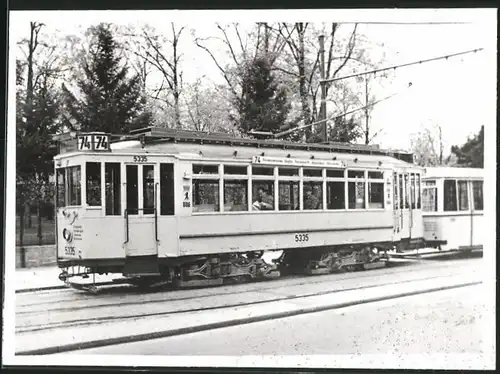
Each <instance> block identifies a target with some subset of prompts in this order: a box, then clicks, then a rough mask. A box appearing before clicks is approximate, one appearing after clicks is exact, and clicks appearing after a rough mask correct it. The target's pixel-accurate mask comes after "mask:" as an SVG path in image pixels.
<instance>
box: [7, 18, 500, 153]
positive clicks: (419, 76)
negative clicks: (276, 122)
mask: <svg viewBox="0 0 500 374" xmlns="http://www.w3.org/2000/svg"><path fill="white" fill-rule="evenodd" d="M33 20H36V21H42V22H44V23H46V25H47V26H46V32H47V33H51V32H55V33H57V34H59V35H65V34H73V35H76V34H81V33H82V32H83V31H84V30H85V29H86V28H87V27H89V26H90V25H92V24H97V23H99V22H103V21H104V22H111V23H115V24H119V25H127V24H132V25H137V24H144V23H147V24H148V25H150V26H152V27H154V28H155V29H157V30H158V31H159V32H162V31H165V32H166V33H168V32H170V25H169V22H170V21H174V22H176V24H178V25H186V26H187V28H186V31H185V34H184V38H186V39H185V42H184V44H183V45H182V48H183V49H182V53H183V56H182V68H183V70H184V80H185V81H188V82H189V81H194V80H196V79H197V78H199V77H204V79H206V80H209V81H211V82H215V83H223V82H224V81H223V78H222V76H221V74H220V73H219V71H218V69H217V67H216V66H215V64H214V63H213V61H212V60H211V59H210V57H209V56H208V55H207V54H206V52H204V51H203V50H201V49H200V48H198V47H196V45H194V43H193V42H192V40H193V38H192V34H193V33H195V34H196V36H198V37H206V36H213V35H217V34H218V30H217V29H216V27H215V22H222V23H224V22H234V21H237V22H239V23H240V25H241V26H240V27H241V29H242V33H244V32H243V31H244V30H245V28H248V27H249V26H250V25H251V24H252V22H256V21H269V22H272V21H288V22H294V21H308V20H314V22H332V21H336V22H345V24H343V25H342V26H341V29H343V30H344V31H345V32H347V31H348V30H351V29H352V27H353V24H354V22H362V23H361V24H360V25H359V28H358V32H359V33H360V34H362V35H364V36H365V37H366V38H368V39H369V40H370V42H373V43H374V45H377V44H378V45H379V44H380V43H383V45H384V46H383V47H374V48H372V49H371V50H368V51H367V52H368V53H369V54H373V56H380V55H381V53H384V54H385V58H384V61H383V62H382V63H381V64H380V65H381V66H382V67H385V66H394V65H399V64H404V63H408V62H415V61H420V60H424V59H428V58H433V57H439V56H444V55H448V54H453V53H458V52H463V51H468V50H472V49H478V48H484V50H483V51H480V52H477V53H471V54H467V55H463V56H460V57H454V58H450V59H448V60H442V61H437V62H429V63H423V64H419V65H414V66H410V67H405V68H401V69H396V70H395V71H393V73H392V74H391V76H392V78H391V79H390V80H388V81H384V84H383V86H380V85H376V86H375V87H374V88H373V94H374V95H375V96H376V98H377V99H382V98H384V97H387V96H390V95H393V94H396V96H394V97H393V98H391V99H388V100H386V101H383V102H382V103H380V104H377V105H376V106H375V107H374V110H373V112H372V118H371V120H370V127H371V129H372V130H373V133H374V132H377V133H378V135H377V137H376V138H375V140H374V143H377V144H380V145H381V146H382V147H384V148H398V149H409V147H410V138H411V137H412V134H415V133H417V132H419V131H420V130H422V128H424V127H432V126H435V125H439V126H441V128H442V131H443V138H444V146H445V153H448V151H449V148H450V147H451V145H457V144H463V143H464V142H465V141H466V140H467V137H468V136H471V135H474V134H476V133H477V132H478V131H479V128H480V126H481V125H485V127H486V129H487V128H488V127H491V126H495V125H496V44H497V43H496V36H497V35H496V12H495V10H485V9H467V10H459V9H451V10H427V11H426V10H393V11H391V10H367V11H362V10H356V11H340V10H326V11H285V12H282V11H280V12H273V11H264V12H262V11H238V12H235V11H153V12H151V11H125V12H123V11H105V12H97V11H68V12H61V11H52V12H11V13H10V25H11V27H10V29H9V30H10V33H11V40H13V41H17V40H19V39H20V38H22V37H26V36H27V34H28V30H29V22H30V21H33ZM379 22H391V23H392V24H380V23H379ZM412 22H413V23H421V22H466V23H465V24H463V23H461V24H456V23H455V24H425V25H423V24H408V23H412ZM394 23H397V24H394ZM401 23H405V24H401ZM214 46H215V44H214ZM11 48H12V47H11ZM214 50H215V53H216V56H217V58H218V59H219V61H223V62H224V58H227V57H226V55H225V54H224V52H223V51H222V50H221V49H219V50H217V48H214ZM18 52H19V51H18V50H17V51H16V53H18ZM11 57H12V56H11ZM11 60H12V58H11ZM227 61H229V60H227ZM347 73H348V72H345V73H344V74H347ZM340 75H343V74H340ZM410 82H411V87H409V88H408V84H409V83H410ZM330 109H332V108H330ZM486 131H487V130H486Z"/></svg>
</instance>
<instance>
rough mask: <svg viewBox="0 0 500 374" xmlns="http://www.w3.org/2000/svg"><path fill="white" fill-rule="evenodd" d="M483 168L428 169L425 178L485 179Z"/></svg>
mask: <svg viewBox="0 0 500 374" xmlns="http://www.w3.org/2000/svg"><path fill="white" fill-rule="evenodd" d="M483 177H484V169H482V168H461V167H427V168H425V174H424V176H423V178H425V179H429V178H483Z"/></svg>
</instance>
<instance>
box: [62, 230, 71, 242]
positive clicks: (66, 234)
mask: <svg viewBox="0 0 500 374" xmlns="http://www.w3.org/2000/svg"><path fill="white" fill-rule="evenodd" d="M62 235H63V238H64V240H66V241H67V242H68V243H71V241H72V240H73V233H72V232H71V231H70V230H69V229H67V228H65V229H64V230H63V232H62Z"/></svg>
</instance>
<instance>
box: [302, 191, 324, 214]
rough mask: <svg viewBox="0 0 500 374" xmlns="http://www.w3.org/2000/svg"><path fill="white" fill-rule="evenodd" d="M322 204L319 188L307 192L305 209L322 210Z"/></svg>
mask: <svg viewBox="0 0 500 374" xmlns="http://www.w3.org/2000/svg"><path fill="white" fill-rule="evenodd" d="M321 205H322V202H321V200H320V191H319V186H313V187H312V189H309V190H307V192H306V199H305V201H304V209H306V210H317V209H321Z"/></svg>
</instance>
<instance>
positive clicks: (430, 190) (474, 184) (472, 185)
mask: <svg viewBox="0 0 500 374" xmlns="http://www.w3.org/2000/svg"><path fill="white" fill-rule="evenodd" d="M422 199H423V207H422V208H423V211H424V212H437V211H439V209H438V188H437V184H436V181H434V180H429V181H425V182H424V186H423V194H422ZM442 208H443V211H444V212H460V211H468V210H474V211H482V210H483V181H467V180H460V179H445V180H443V205H442Z"/></svg>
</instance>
